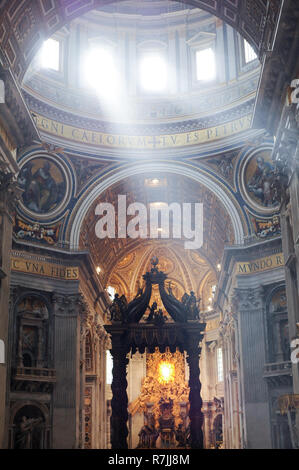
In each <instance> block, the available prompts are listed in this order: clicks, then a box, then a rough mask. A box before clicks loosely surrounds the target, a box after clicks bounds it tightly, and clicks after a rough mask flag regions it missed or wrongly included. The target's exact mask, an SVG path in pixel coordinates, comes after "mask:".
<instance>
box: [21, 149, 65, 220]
mask: <svg viewBox="0 0 299 470" xmlns="http://www.w3.org/2000/svg"><path fill="white" fill-rule="evenodd" d="M68 179H69V178H68V174H67V172H66V169H65V168H64V166H63V165H62V164H60V162H59V161H58V160H57V159H54V158H53V157H51V156H47V157H46V156H39V157H34V158H32V159H30V160H27V161H26V163H25V164H24V165H23V167H22V168H21V171H20V173H19V176H18V185H19V186H20V188H21V189H22V190H23V193H22V196H21V206H22V207H23V209H24V210H25V211H26V213H28V214H29V215H30V216H31V217H37V218H43V219H45V218H48V217H49V218H50V217H54V216H55V215H57V213H58V212H59V211H60V210H61V209H62V207H63V206H64V205H65V204H66V202H67V201H66V200H67V192H68V191H67V188H68Z"/></svg>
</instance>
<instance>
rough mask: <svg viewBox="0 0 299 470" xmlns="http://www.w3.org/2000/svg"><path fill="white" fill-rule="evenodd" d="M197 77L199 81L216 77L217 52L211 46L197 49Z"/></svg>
mask: <svg viewBox="0 0 299 470" xmlns="http://www.w3.org/2000/svg"><path fill="white" fill-rule="evenodd" d="M196 78H197V80H199V81H208V80H214V79H215V78H216V63H215V52H214V50H213V49H212V48H211V47H209V48H207V49H200V50H198V51H196Z"/></svg>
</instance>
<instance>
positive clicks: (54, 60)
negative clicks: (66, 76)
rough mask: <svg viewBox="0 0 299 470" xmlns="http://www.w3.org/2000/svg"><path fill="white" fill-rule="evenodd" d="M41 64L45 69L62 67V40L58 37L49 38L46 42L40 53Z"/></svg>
mask: <svg viewBox="0 0 299 470" xmlns="http://www.w3.org/2000/svg"><path fill="white" fill-rule="evenodd" d="M40 61H41V66H42V67H43V68H45V69H51V70H55V71H56V72H58V71H59V69H60V42H59V41H57V39H53V38H50V39H47V41H45V42H44V44H43V46H42V49H41V53H40Z"/></svg>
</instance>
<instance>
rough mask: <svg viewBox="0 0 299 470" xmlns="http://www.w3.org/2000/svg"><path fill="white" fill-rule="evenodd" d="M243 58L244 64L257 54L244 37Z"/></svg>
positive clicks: (255, 57) (253, 58)
mask: <svg viewBox="0 0 299 470" xmlns="http://www.w3.org/2000/svg"><path fill="white" fill-rule="evenodd" d="M244 59H245V64H249V62H252V61H253V60H255V59H257V55H256V53H255V52H254V49H253V47H252V46H251V45H250V44H249V42H247V41H246V39H244Z"/></svg>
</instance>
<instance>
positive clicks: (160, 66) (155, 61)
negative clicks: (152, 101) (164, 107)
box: [139, 53, 168, 93]
mask: <svg viewBox="0 0 299 470" xmlns="http://www.w3.org/2000/svg"><path fill="white" fill-rule="evenodd" d="M139 80H140V86H141V88H142V89H143V90H144V91H147V92H152V93H154V92H163V91H166V87H167V81H168V70H167V63H166V60H165V59H164V57H163V56H162V55H161V54H157V53H152V54H145V55H143V56H142V57H141V59H140V63H139Z"/></svg>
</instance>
